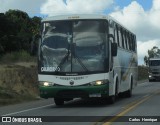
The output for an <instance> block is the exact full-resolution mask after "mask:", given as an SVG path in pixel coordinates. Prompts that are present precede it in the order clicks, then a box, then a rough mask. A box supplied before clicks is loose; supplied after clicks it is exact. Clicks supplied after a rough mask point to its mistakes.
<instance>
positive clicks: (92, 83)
mask: <svg viewBox="0 0 160 125" xmlns="http://www.w3.org/2000/svg"><path fill="white" fill-rule="evenodd" d="M107 83H109V81H108V80H97V81H93V82H91V83H90V84H91V85H97V86H98V85H103V84H107Z"/></svg>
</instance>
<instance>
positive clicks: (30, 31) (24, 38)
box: [0, 10, 41, 55]
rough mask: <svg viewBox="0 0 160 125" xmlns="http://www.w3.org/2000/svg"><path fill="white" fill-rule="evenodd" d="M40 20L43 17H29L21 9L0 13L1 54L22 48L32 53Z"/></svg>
mask: <svg viewBox="0 0 160 125" xmlns="http://www.w3.org/2000/svg"><path fill="white" fill-rule="evenodd" d="M40 22H41V17H37V16H34V17H29V16H28V14H27V13H26V12H23V11H20V10H9V11H7V12H6V13H0V55H3V54H6V53H11V52H14V51H21V50H25V51H27V52H28V53H30V52H31V48H32V47H31V46H32V45H33V42H37V41H36V40H35V39H34V36H36V35H37V34H39V31H40Z"/></svg>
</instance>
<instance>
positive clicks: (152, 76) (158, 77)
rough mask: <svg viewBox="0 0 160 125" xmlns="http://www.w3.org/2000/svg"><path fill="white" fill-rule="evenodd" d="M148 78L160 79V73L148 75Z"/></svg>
mask: <svg viewBox="0 0 160 125" xmlns="http://www.w3.org/2000/svg"><path fill="white" fill-rule="evenodd" d="M148 79H149V80H160V74H158V75H157V74H156V75H154V74H152V75H149V77H148Z"/></svg>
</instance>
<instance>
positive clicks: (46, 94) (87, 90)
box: [39, 84, 109, 98]
mask: <svg viewBox="0 0 160 125" xmlns="http://www.w3.org/2000/svg"><path fill="white" fill-rule="evenodd" d="M39 90H40V97H41V98H54V97H57V98H89V97H108V96H109V85H108V84H104V85H99V86H98V85H97V86H49V87H45V86H39Z"/></svg>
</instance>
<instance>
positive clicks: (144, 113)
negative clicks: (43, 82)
mask: <svg viewBox="0 0 160 125" xmlns="http://www.w3.org/2000/svg"><path fill="white" fill-rule="evenodd" d="M0 115H1V116H3V117H10V116H12V118H13V116H14V117H15V118H17V119H14V120H13V119H12V121H16V120H18V118H22V117H24V119H23V120H24V121H25V120H26V119H27V121H28V117H29V118H33V117H34V116H36V117H38V116H39V117H40V118H42V119H41V120H42V123H23V124H25V125H28V124H29V125H30V124H31V125H46V124H47V125H75V124H76V125H101V124H104V125H110V124H113V125H121V124H122V125H128V124H129V125H132V124H133V125H135V124H138V125H143V124H145V125H146V124H148V125H151V124H157V125H159V124H160V121H159V122H156V119H157V117H156V116H159V117H158V119H157V120H160V82H150V83H149V82H143V83H141V84H138V86H137V87H136V88H135V89H134V90H133V96H132V97H131V98H119V99H118V100H117V101H116V103H115V104H112V105H110V104H106V103H105V102H104V101H100V100H98V99H94V100H81V99H75V100H73V101H70V102H66V103H65V105H63V106H61V107H57V106H56V105H55V104H54V101H53V99H47V100H45V99H41V100H38V101H33V102H28V103H22V104H16V105H10V106H4V107H0ZM41 116H48V117H41ZM52 116H54V117H52ZM68 116H69V117H68ZM108 116H113V117H108ZM152 116H155V117H152ZM26 117H27V118H26ZM25 118H26V119H25ZM45 118H46V119H48V120H51V121H56V122H43V121H44V120H45ZM3 120H4V119H3ZM19 120H22V119H19ZM37 120H40V119H37ZM139 120H140V121H139ZM142 120H143V121H142ZM147 120H149V121H147ZM121 121H123V122H121ZM144 121H145V122H144ZM146 121H147V122H146ZM151 121H155V122H151ZM11 124H12V125H20V124H22V123H21V122H18V123H17V122H15V123H2V122H0V125H11ZM23 124H22V125H23Z"/></svg>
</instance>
